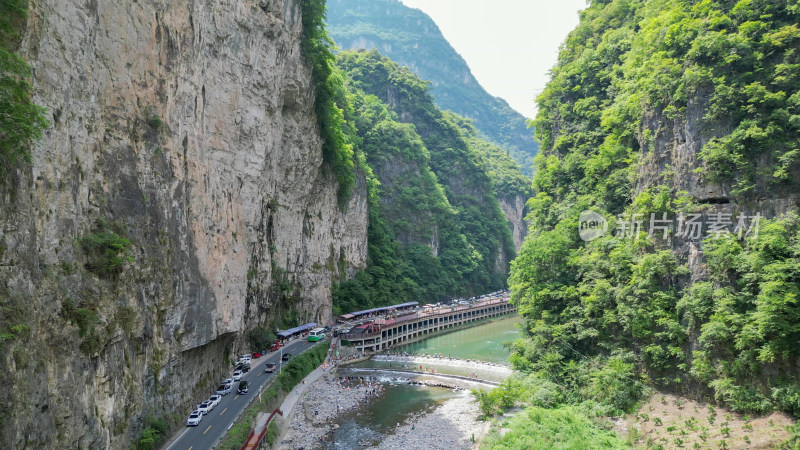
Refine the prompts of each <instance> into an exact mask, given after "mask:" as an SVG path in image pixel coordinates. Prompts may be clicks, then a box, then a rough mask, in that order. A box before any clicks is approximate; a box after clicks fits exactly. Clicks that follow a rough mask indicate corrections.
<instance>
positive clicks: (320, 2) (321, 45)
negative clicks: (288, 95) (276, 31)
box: [302, 0, 355, 205]
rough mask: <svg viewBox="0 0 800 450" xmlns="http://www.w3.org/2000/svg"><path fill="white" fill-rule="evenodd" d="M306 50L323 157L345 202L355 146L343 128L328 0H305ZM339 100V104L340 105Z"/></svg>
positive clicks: (351, 179)
mask: <svg viewBox="0 0 800 450" xmlns="http://www.w3.org/2000/svg"><path fill="white" fill-rule="evenodd" d="M302 8H303V45H302V48H303V54H304V55H306V57H307V58H308V59H309V61H310V62H311V67H312V77H311V78H312V81H313V82H314V86H315V87H316V91H315V93H314V94H315V98H314V109H315V111H316V114H317V122H318V124H319V128H320V133H321V135H322V139H323V143H322V156H323V160H324V161H325V162H326V163H327V164H328V165H329V167H331V169H332V170H333V173H334V174H335V175H336V179H337V181H338V182H339V202H340V204H341V205H343V204H344V203H345V201H346V200H347V199H348V198H349V196H350V189H351V188H352V187H353V184H354V182H355V167H354V162H353V161H354V159H353V147H352V145H351V144H350V143H349V142H348V140H347V137H346V136H345V132H344V131H343V126H344V118H343V116H342V110H341V109H339V106H338V105H341V104H343V96H344V91H343V89H342V79H341V77H340V76H339V75H338V74H337V73H336V72H334V70H333V65H334V61H335V58H334V56H333V53H332V52H331V47H332V46H333V42H332V41H331V39H330V38H329V37H328V33H327V31H326V29H325V0H303V2H302ZM337 103H338V105H337Z"/></svg>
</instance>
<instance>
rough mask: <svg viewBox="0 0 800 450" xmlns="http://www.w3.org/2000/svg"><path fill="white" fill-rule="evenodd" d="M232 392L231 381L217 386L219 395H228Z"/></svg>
mask: <svg viewBox="0 0 800 450" xmlns="http://www.w3.org/2000/svg"><path fill="white" fill-rule="evenodd" d="M230 393H231V385H230V383H222V384H220V385H219V386H218V387H217V395H228V394H230Z"/></svg>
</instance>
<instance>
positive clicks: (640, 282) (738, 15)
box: [510, 0, 800, 415]
mask: <svg viewBox="0 0 800 450" xmlns="http://www.w3.org/2000/svg"><path fill="white" fill-rule="evenodd" d="M799 19H800V4H798V3H797V2H796V1H765V0H740V1H720V0H705V1H700V2H693V1H684V0H666V1H665V0H605V1H592V2H591V3H590V5H589V7H588V8H587V9H586V10H584V11H583V12H582V13H581V21H580V25H579V26H578V28H577V29H575V30H574V31H573V32H572V33H571V34H570V35H569V37H568V39H567V41H566V43H565V44H564V46H563V48H562V50H561V53H560V56H559V61H558V63H557V66H556V67H555V68H554V70H553V78H552V81H551V82H550V83H549V84H548V86H547V89H546V90H545V91H544V92H543V93H542V94H541V96H540V97H539V100H538V101H539V113H538V116H537V118H536V121H535V125H536V134H537V137H538V139H539V140H540V142H541V144H542V148H541V151H540V153H539V155H538V156H537V157H536V174H535V176H534V180H533V187H534V198H533V199H532V200H531V201H530V202H529V206H530V208H531V214H530V216H529V217H530V218H531V220H532V223H531V227H530V234H529V236H528V238H527V240H526V241H525V243H524V244H523V248H522V250H521V252H520V254H519V257H518V258H517V259H516V260H515V261H514V262H513V264H512V276H511V280H510V283H511V287H512V292H513V298H514V301H515V302H516V303H517V304H518V305H519V308H520V311H521V313H522V314H523V315H524V316H525V318H526V320H527V325H528V326H527V327H526V336H525V338H524V339H521V340H519V341H518V342H516V343H515V344H514V355H513V362H514V365H515V366H516V367H517V368H519V369H523V370H525V371H528V372H530V373H535V374H537V376H540V377H544V378H546V379H548V380H549V382H555V383H557V384H558V385H559V386H563V387H566V388H567V390H566V392H567V393H568V395H567V396H566V399H567V400H566V401H568V402H579V401H583V400H590V401H594V402H597V403H600V404H602V405H605V406H607V407H609V408H610V410H611V411H614V410H616V411H619V410H628V409H630V408H631V407H632V406H633V405H634V404H635V403H636V402H637V401H638V400H639V399H640V397H641V394H642V392H643V387H644V386H645V385H646V384H651V385H654V386H657V387H660V388H662V389H667V390H671V391H673V392H677V393H681V394H685V395H689V396H693V397H697V398H704V399H710V400H712V401H717V402H719V403H720V404H723V405H726V406H728V407H730V408H732V409H734V410H737V411H745V412H748V413H753V412H766V411H771V410H775V409H781V410H785V411H787V412H790V413H793V414H795V415H798V414H800V384H799V383H798V382H799V381H800V374H798V371H797V367H798V363H800V345H798V342H800V304H798V300H800V218H798V214H797V209H798V204H799V203H800V196H799V195H798V194H799V193H800V190H798V180H800V177H798V175H800V164H798V163H799V162H800V140H799V139H800V92H799V91H798V89H799V88H800V27H798V22H800V20H799ZM584 210H589V211H593V212H595V213H596V214H597V215H593V214H588V215H584V216H581V213H582V212H583V211H584ZM651 214H653V215H652V216H651ZM759 215H760V216H761V217H762V218H759V217H758V216H759ZM603 221H607V222H606V224H607V229H606V232H605V234H604V235H602V232H603V229H604V228H603V227H602V223H603ZM581 223H582V224H583V226H584V228H583V229H581V233H579V224H581ZM639 225H640V226H641V228H638V226H639ZM653 226H655V228H652V227H653ZM665 227H671V228H669V229H667V230H665ZM584 232H595V235H591V233H587V234H584ZM599 235H602V236H599ZM581 236H583V237H584V239H586V240H584V239H582V238H581ZM592 238H594V239H592Z"/></svg>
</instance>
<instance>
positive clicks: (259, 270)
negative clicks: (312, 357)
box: [0, 0, 367, 448]
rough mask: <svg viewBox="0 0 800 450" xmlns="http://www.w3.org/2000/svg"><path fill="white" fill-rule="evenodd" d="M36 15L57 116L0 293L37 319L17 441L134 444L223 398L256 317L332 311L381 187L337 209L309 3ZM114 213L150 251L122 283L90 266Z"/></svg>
mask: <svg viewBox="0 0 800 450" xmlns="http://www.w3.org/2000/svg"><path fill="white" fill-rule="evenodd" d="M32 3H33V2H32ZM31 8H32V9H31V10H30V11H29V17H28V22H27V25H26V30H25V32H24V35H23V36H24V37H23V41H22V48H21V51H20V53H21V54H22V55H23V56H24V57H25V58H26V59H27V60H28V61H29V63H30V64H31V66H32V67H33V70H34V80H33V81H34V90H35V95H36V98H35V101H36V102H37V103H38V104H41V105H43V106H45V107H47V108H48V110H49V113H50V115H51V117H50V120H51V126H50V128H49V129H48V130H47V132H46V134H45V137H44V138H43V139H42V140H41V141H39V142H38V143H37V144H36V146H35V148H34V149H33V163H32V165H30V166H29V167H26V168H23V169H20V170H19V171H18V172H17V173H15V174H13V176H12V177H11V179H10V180H8V182H7V183H6V184H4V185H3V186H0V230H1V231H0V249H2V251H0V300H2V301H3V304H4V305H10V306H9V307H11V308H14V309H15V311H17V310H18V312H19V315H20V317H22V319H20V320H24V321H25V323H26V324H27V326H28V327H29V331H28V332H27V335H26V337H25V338H24V339H22V338H19V339H16V340H14V341H10V342H7V343H5V346H4V347H3V350H4V351H3V354H2V361H0V369H2V370H0V380H2V381H4V382H5V383H4V384H5V385H6V386H7V389H6V392H5V393H3V394H1V395H2V401H3V403H4V404H8V405H10V408H9V409H8V411H6V412H7V415H6V416H5V417H4V418H3V419H2V426H0V429H1V430H2V431H0V446H2V447H4V448H28V447H29V448H54V447H60V448H129V447H130V442H131V440H133V439H134V438H135V436H136V433H138V431H139V430H140V429H141V428H142V426H143V422H144V418H145V417H146V416H147V415H153V416H163V417H166V418H168V419H170V420H172V421H178V420H182V419H183V418H184V417H183V416H184V413H186V412H188V411H189V409H188V408H190V407H191V406H193V405H194V403H196V402H197V401H198V400H200V399H202V398H203V397H205V396H206V395H208V393H209V391H210V390H211V388H212V387H213V386H212V385H213V384H214V383H216V382H217V381H219V380H218V379H219V378H222V376H223V374H224V373H225V372H227V369H226V367H227V365H228V361H227V358H228V357H232V356H233V355H235V354H236V352H240V351H247V350H249V349H248V348H246V343H245V339H243V335H244V334H245V332H246V331H247V330H248V329H250V328H252V327H254V326H257V325H259V324H261V323H274V319H275V318H276V316H278V315H280V316H282V317H287V316H294V317H296V318H297V319H300V320H309V321H310V320H313V321H317V322H327V321H329V320H330V317H331V287H332V284H333V282H334V281H336V280H337V279H338V278H339V277H340V276H342V275H352V274H353V273H354V272H355V271H356V270H358V269H360V268H363V267H364V265H365V260H366V248H367V242H366V227H367V202H366V186H365V183H364V181H363V176H359V177H358V182H357V183H356V186H355V188H354V189H353V193H352V195H351V197H350V200H349V202H348V203H347V204H346V205H343V206H340V205H339V203H338V201H337V190H338V185H337V183H336V181H335V177H334V176H333V175H332V173H331V171H330V170H329V169H328V168H327V167H326V166H325V165H324V164H323V161H322V151H321V138H320V136H319V130H318V127H317V121H316V117H315V115H314V88H313V86H312V84H311V68H310V66H309V65H308V64H307V62H306V60H305V58H304V57H303V55H302V53H301V49H300V45H301V37H302V36H301V34H302V24H301V16H300V14H301V10H300V2H299V0H285V1H281V0H270V1H255V0H216V1H185V2H168V1H159V0H148V1H142V0H139V1H135V0H121V1H117V2H97V1H89V2H77V1H56V0H41V1H37V2H35V3H33V6H32V7H31ZM97 219H103V220H105V221H107V222H108V223H110V224H112V225H113V228H114V229H115V230H119V232H120V234H121V235H124V236H126V237H127V238H129V239H130V241H131V243H132V245H131V252H130V256H131V257H132V261H130V262H128V263H126V265H125V268H124V270H123V271H122V273H121V274H120V275H119V276H117V277H114V278H111V279H109V278H102V277H98V276H97V275H95V274H93V273H91V272H90V271H88V270H86V269H85V268H84V267H83V265H84V263H85V262H86V256H85V254H84V252H83V250H82V248H81V245H80V239H81V237H83V236H86V235H87V234H89V233H92V232H94V231H96V230H95V224H96V222H97ZM76 310H84V311H90V312H91V313H92V314H93V318H92V320H88V321H87V320H83V319H80V318H77V319H76V317H79V316H77V315H76V313H75V312H74V311H76ZM80 317H82V316H80ZM87 341H89V342H88V343H87Z"/></svg>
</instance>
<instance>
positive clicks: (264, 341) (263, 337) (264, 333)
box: [247, 326, 276, 352]
mask: <svg viewBox="0 0 800 450" xmlns="http://www.w3.org/2000/svg"><path fill="white" fill-rule="evenodd" d="M275 339H276V336H275V333H273V332H272V331H271V330H270V329H269V328H267V327H265V326H260V327H256V328H253V329H252V330H250V331H248V332H247V342H248V343H249V344H250V351H251V352H260V351H263V350H265V349H268V348H270V346H272V344H273V343H274V342H275Z"/></svg>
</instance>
